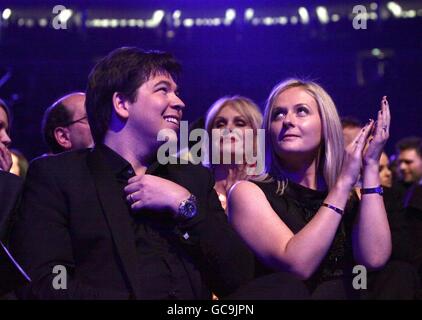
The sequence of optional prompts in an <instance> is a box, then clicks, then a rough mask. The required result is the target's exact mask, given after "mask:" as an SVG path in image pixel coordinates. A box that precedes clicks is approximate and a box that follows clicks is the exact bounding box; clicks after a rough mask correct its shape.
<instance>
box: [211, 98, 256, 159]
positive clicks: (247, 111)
mask: <svg viewBox="0 0 422 320" xmlns="http://www.w3.org/2000/svg"><path fill="white" fill-rule="evenodd" d="M227 106H230V107H232V108H233V109H234V110H235V111H237V112H238V113H239V114H241V115H242V116H243V117H245V119H246V121H247V123H248V125H250V126H251V127H252V129H253V131H254V138H255V143H256V142H257V141H256V135H257V131H258V129H260V128H261V126H262V113H261V110H260V109H259V108H258V106H257V105H256V104H255V102H253V101H252V100H251V99H249V98H246V97H243V96H239V95H235V96H225V97H222V98H220V99H218V100H217V101H216V102H214V103H213V104H212V105H211V107H210V108H209V109H208V111H207V115H206V117H205V130H206V131H207V132H208V135H209V137H212V129H213V125H214V121H215V118H216V117H217V115H218V114H219V113H220V111H221V110H223V108H225V107H227ZM256 150H259V149H256ZM205 159H206V160H205V163H206V164H207V165H209V166H210V167H211V166H212V165H211V164H210V163H208V162H210V161H209V155H206V156H205Z"/></svg>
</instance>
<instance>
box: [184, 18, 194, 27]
mask: <svg viewBox="0 0 422 320" xmlns="http://www.w3.org/2000/svg"><path fill="white" fill-rule="evenodd" d="M183 25H184V26H185V27H186V28H191V27H193V25H194V21H193V19H190V18H188V19H185V20H183Z"/></svg>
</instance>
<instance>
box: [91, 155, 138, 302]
mask: <svg viewBox="0 0 422 320" xmlns="http://www.w3.org/2000/svg"><path fill="white" fill-rule="evenodd" d="M87 162H88V167H89V169H90V171H91V173H92V176H93V178H94V182H95V187H96V190H97V196H98V199H99V202H100V204H101V206H102V210H103V212H104V215H105V218H106V220H107V223H108V226H109V229H110V232H111V235H112V238H113V241H114V244H115V246H116V248H117V253H118V255H119V257H120V259H121V262H122V265H123V268H124V270H125V272H126V279H127V280H128V282H129V285H130V287H131V289H132V292H133V293H134V296H135V298H139V297H140V293H139V289H138V288H139V285H138V278H137V263H136V257H137V255H136V247H135V237H134V232H133V229H132V228H131V226H130V223H129V219H122V218H121V217H122V214H126V212H127V206H126V204H125V202H124V200H122V199H121V198H120V197H119V195H120V194H121V192H122V190H120V188H119V185H118V184H117V182H116V180H115V177H114V176H113V174H112V172H111V170H110V169H109V168H108V167H107V164H106V162H105V160H104V159H103V156H102V155H101V152H99V150H98V149H96V148H94V149H93V150H92V151H91V153H90V154H89V155H88V158H87Z"/></svg>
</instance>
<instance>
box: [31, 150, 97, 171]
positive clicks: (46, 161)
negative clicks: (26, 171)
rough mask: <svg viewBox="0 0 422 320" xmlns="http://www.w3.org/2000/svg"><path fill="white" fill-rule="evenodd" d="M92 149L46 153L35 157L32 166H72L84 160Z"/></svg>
mask: <svg viewBox="0 0 422 320" xmlns="http://www.w3.org/2000/svg"><path fill="white" fill-rule="evenodd" d="M91 150H92V149H81V150H74V151H66V152H62V153H58V154H44V155H42V156H39V157H37V158H35V159H33V160H32V161H31V163H30V166H32V167H34V166H53V167H56V166H60V167H61V166H68V165H70V166H72V165H75V164H78V163H79V162H81V161H84V160H85V159H86V157H87V156H88V154H89V153H90V152H91Z"/></svg>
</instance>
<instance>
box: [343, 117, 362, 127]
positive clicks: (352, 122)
mask: <svg viewBox="0 0 422 320" xmlns="http://www.w3.org/2000/svg"><path fill="white" fill-rule="evenodd" d="M341 126H342V128H343V129H344V128H362V127H363V126H362V122H361V121H360V120H359V119H358V118H355V117H351V116H346V117H342V118H341Z"/></svg>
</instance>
